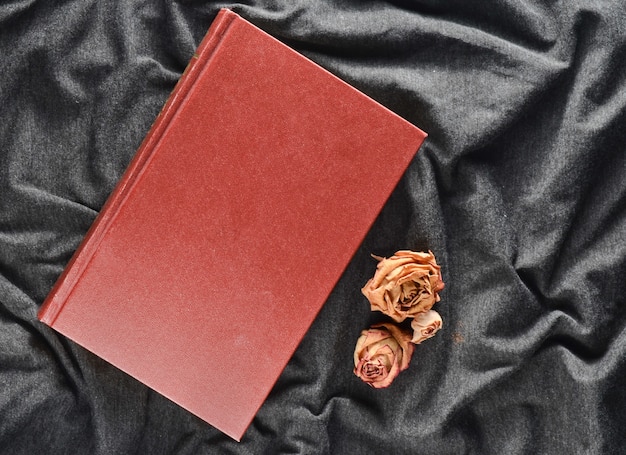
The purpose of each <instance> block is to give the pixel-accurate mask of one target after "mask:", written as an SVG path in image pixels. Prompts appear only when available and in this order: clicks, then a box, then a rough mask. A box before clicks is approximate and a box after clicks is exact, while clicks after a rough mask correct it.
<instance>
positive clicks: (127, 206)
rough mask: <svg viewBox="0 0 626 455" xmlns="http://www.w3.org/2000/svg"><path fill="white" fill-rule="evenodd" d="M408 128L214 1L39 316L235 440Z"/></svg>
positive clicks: (404, 153) (328, 285)
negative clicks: (210, 16) (198, 37)
mask: <svg viewBox="0 0 626 455" xmlns="http://www.w3.org/2000/svg"><path fill="white" fill-rule="evenodd" d="M424 138H425V134H424V132H422V131H421V130H419V129H418V128H416V127H415V126H413V125H411V124H409V123H408V122H406V121H405V120H403V119H401V118H400V117H398V116H397V115H395V114H393V113H392V112H391V111H389V110H387V109H386V108H384V107H382V106H381V105H380V104H377V103H376V102H375V101H373V100H372V99H370V98H368V97H367V96H365V95H364V94H362V93H360V92H359V91H357V90H356V89H354V88H353V87H351V86H349V85H348V84H346V83H345V82H342V81H341V80H339V79H338V78H336V77H335V76H333V75H331V74H330V73H329V72H327V71H326V70H324V69H322V68H321V67H319V66H317V65H316V64H314V63H313V62H311V61H310V60H308V59H306V58H305V57H303V56H302V55H300V54H298V53H297V52H295V51H293V50H291V49H290V48H288V47H287V46H285V45H284V44H282V43H280V42H279V41H277V40H276V39H274V38H272V37H271V36H269V35H268V34H266V33H265V32H263V31H261V30H260V29H258V28H256V27H255V26H253V25H252V24H250V23H249V22H247V21H245V20H244V19H242V18H241V17H239V16H238V15H237V14H235V13H233V12H231V11H228V10H222V11H221V12H220V13H219V15H218V16H217V18H216V19H215V21H214V23H213V25H212V26H211V28H210V29H209V31H208V33H207V36H206V37H205V38H204V40H203V41H202V43H201V44H200V47H199V48H198V51H197V53H196V54H195V55H194V57H193V59H192V61H191V63H190V64H189V66H188V68H187V70H186V71H185V73H184V75H183V77H182V78H181V80H180V81H179V83H178V84H177V86H176V88H175V89H174V91H173V93H172V95H171V96H170V98H169V100H168V101H167V103H166V105H165V107H164V108H163V111H162V112H161V113H160V114H159V117H158V118H157V120H156V122H155V123H154V125H153V126H152V128H151V130H150V132H149V133H148V135H147V137H146V139H145V140H144V142H143V144H142V145H141V147H140V148H139V150H138V152H137V154H136V156H135V157H134V159H133V160H132V162H131V164H130V165H129V168H128V169H127V171H126V172H125V174H124V175H123V177H122V179H121V180H120V182H119V184H118V185H117V186H116V188H115V190H114V191H113V193H112V194H111V196H110V198H109V199H108V200H107V202H106V204H105V206H104V207H103V209H102V211H101V212H100V214H99V215H98V217H97V219H96V221H95V222H94V224H93V226H92V227H91V229H90V230H89V232H88V233H87V236H86V237H85V239H84V241H83V242H82V243H81V245H80V247H79V248H78V250H77V251H76V253H75V254H74V256H73V257H72V259H71V260H70V263H69V264H68V266H67V267H66V269H65V270H64V272H63V274H62V275H61V277H60V278H59V280H58V282H57V283H56V284H55V286H54V288H53V289H52V291H51V292H50V295H49V296H48V297H47V299H46V301H45V302H44V305H43V307H42V309H41V311H40V314H39V317H40V319H41V320H42V321H43V322H44V323H46V324H48V325H49V326H51V327H52V328H54V329H56V330H57V331H59V332H60V333H62V334H64V335H65V336H67V337H69V338H70V339H72V340H74V341H75V342H77V343H78V344H80V345H82V346H84V347H85V348H87V349H89V350H90V351H92V352H94V353H95V354H97V355H99V356H100V357H102V358H104V359H105V360H107V361H109V362H110V363H112V364H113V365H116V366H117V367H118V368H120V369H122V370H123V371H126V372H127V373H128V374H130V375H132V376H134V377H135V378H137V379H138V380H140V381H142V382H143V383H145V384H146V385H148V386H149V387H151V388H153V389H154V390H156V391H158V392H160V393H162V394H163V395H165V396H166V397H168V398H170V399H171V400H173V401H174V402H176V403H178V404H179V405H181V406H183V407H184V408H186V409H187V410H189V411H190V412H192V413H194V414H196V415H197V416H199V417H200V418H202V419H204V420H206V421H207V422H208V423H210V424H211V425H213V426H215V427H216V428H218V429H220V430H221V431H223V432H224V433H226V434H228V435H230V436H231V437H232V438H234V439H236V440H240V439H241V437H242V436H243V434H244V432H245V430H246V428H247V427H248V426H249V424H250V422H251V421H252V419H253V417H254V415H255V414H256V412H257V411H258V409H259V407H260V406H261V405H262V403H263V401H264V400H265V398H266V397H267V395H268V393H269V392H270V390H271V388H272V387H273V385H274V383H275V381H276V380H277V378H278V376H279V375H280V373H281V371H282V370H283V368H284V367H285V365H286V364H287V362H288V361H289V358H290V357H291V355H292V354H293V352H294V350H295V349H296V348H297V346H298V344H299V342H300V341H301V339H302V337H303V336H304V334H305V333H306V331H307V329H308V327H309V326H310V324H311V323H312V321H313V319H314V318H315V316H316V315H317V313H318V311H319V310H320V308H321V306H322V305H323V303H324V301H325V300H326V299H327V297H328V295H329V294H330V292H331V290H332V288H333V287H334V285H335V283H336V282H337V280H338V279H339V277H340V275H341V274H342V272H343V270H344V269H345V267H346V265H347V264H348V262H349V261H350V259H351V257H352V256H353V254H354V253H355V251H356V249H357V248H358V246H359V244H360V243H361V242H362V240H363V238H364V236H365V235H366V233H367V231H368V229H369V227H370V226H371V224H372V223H373V221H374V219H375V218H376V216H377V214H378V213H379V211H380V210H381V208H382V206H383V204H384V203H385V201H386V200H387V198H388V197H389V195H390V193H391V191H392V190H393V188H394V187H395V186H396V184H397V182H398V180H399V179H400V177H401V175H402V174H403V172H404V170H405V169H406V166H407V165H408V163H409V162H410V160H411V159H412V157H413V156H414V154H415V152H416V151H417V149H418V148H419V146H420V145H421V143H422V142H423V140H424Z"/></svg>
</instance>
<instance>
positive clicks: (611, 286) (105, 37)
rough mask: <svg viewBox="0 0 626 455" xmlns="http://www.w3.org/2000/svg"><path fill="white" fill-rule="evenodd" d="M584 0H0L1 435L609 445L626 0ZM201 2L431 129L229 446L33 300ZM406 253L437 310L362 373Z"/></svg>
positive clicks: (205, 441) (89, 450)
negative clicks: (370, 383)
mask: <svg viewBox="0 0 626 455" xmlns="http://www.w3.org/2000/svg"><path fill="white" fill-rule="evenodd" d="M587 3H588V4H587ZM587 3H585V2H579V1H569V2H541V3H540V2H533V1H528V0H518V1H509V0H497V1H493V2H488V3H485V2H477V1H468V0H454V1H449V2H435V1H430V0H421V1H400V0H396V1H390V2H381V1H367V2H366V1H359V0H354V1H332V2H331V1H307V0H299V1H284V2H280V1H272V0H264V1H249V2H245V3H228V2H199V1H179V2H140V1H134V0H128V1H125V2H96V1H92V0H88V1H85V0H81V1H76V0H68V1H64V2H34V1H20V2H4V3H3V4H2V5H0V55H1V57H0V58H1V59H2V65H1V66H0V106H1V108H0V147H1V150H0V416H1V417H0V453H2V454H29V455H30V454H39V453H41V454H65V453H72V454H100V455H101V454H130V453H137V454H144V453H146V454H148V453H149V454H201V453H211V454H217V453H220V454H221V453H223V454H226V453H229V454H232V453H238V454H239V453H241V454H248V453H250V454H257V453H303V454H304V453H311V454H352V453H372V454H378V453H380V454H387V453H394V454H415V453H420V454H448V453H449V454H460V453H471V454H564V453H568V454H569V453H572V454H612V453H623V451H624V450H626V449H624V448H625V447H626V433H625V432H624V430H623V429H624V427H626V414H625V413H624V411H623V409H625V407H626V388H624V377H625V374H626V356H625V354H626V337H625V333H626V332H625V331H624V326H625V324H626V314H625V312H626V306H625V304H626V302H625V298H624V295H625V293H626V283H625V276H626V275H625V272H626V270H625V261H624V253H625V243H626V242H625V240H626V238H625V237H626V234H625V228H626V219H625V214H624V210H625V209H624V207H625V206H626V205H625V204H624V199H625V198H624V194H625V192H626V184H625V182H626V154H625V151H626V146H625V145H624V144H625V143H626V129H625V128H624V123H625V120H626V119H625V114H626V95H625V91H624V90H625V89H626V80H625V74H626V71H625V70H626V68H625V66H624V65H625V63H624V62H625V61H626V38H625V33H626V29H625V25H624V24H626V14H625V11H624V7H623V2H622V1H621V0H607V1H604V2H587ZM221 6H229V7H232V8H233V9H234V10H235V11H236V12H238V13H240V14H241V15H242V16H244V17H246V18H247V19H249V20H250V21H252V22H253V23H255V24H257V25H259V26H260V27H261V28H263V29H265V30H266V31H268V32H269V33H271V34H273V35H274V36H276V37H278V38H279V39H281V40H283V41H284V42H286V43H287V44H289V45H291V46H292V47H294V48H295V49H297V50H299V51H301V52H303V53H304V54H306V55H307V56H309V57H310V58H312V59H313V60H315V61H316V62H318V63H320V64H321V65H322V66H324V67H326V68H327V69H329V70H330V71H332V72H333V73H335V74H337V75H338V76H340V77H341V78H343V79H345V80H346V81H348V82H349V83H351V84H353V85H354V86H356V87H357V88H359V89H361V90H362V91H364V92H365V93H367V94H369V95H370V96H372V97H373V98H375V99H376V100H378V101H379V102H381V103H382V104H384V105H386V106H388V107H389V108H390V109H392V110H394V111H395V112H397V113H398V114H400V115H402V116H403V117H405V118H407V119H408V120H409V121H411V122H413V123H414V124H416V125H418V126H420V127H421V128H423V129H424V130H426V131H427V132H428V133H429V135H430V136H429V138H428V140H427V142H426V143H425V145H424V146H423V147H422V149H421V151H420V153H419V154H418V156H417V157H416V158H415V160H414V161H413V162H412V163H411V165H410V167H409V169H408V171H407V173H406V174H405V176H404V178H403V179H402V181H401V182H400V184H399V186H398V187H397V189H396V191H395V192H394V193H393V195H392V196H391V198H390V200H389V201H388V203H387V205H386V206H385V208H384V209H383V211H382V213H381V215H380V216H379V218H378V220H377V221H376V223H375V225H374V226H373V227H372V229H371V231H370V233H369V235H368V237H367V238H366V240H365V242H364V243H363V245H362V247H361V248H360V249H359V251H358V252H357V254H356V255H355V257H354V259H353V261H352V262H351V263H350V264H349V266H348V268H347V270H346V272H345V274H344V276H343V277H342V279H341V280H340V282H339V283H338V285H337V286H336V288H335V290H334V292H333V294H332V295H331V297H330V298H329V299H328V301H327V303H326V305H325V306H324V308H323V309H322V311H321V313H320V314H319V317H318V318H317V319H316V321H315V323H314V324H313V326H312V328H311V330H310V331H309V332H308V334H307V335H306V337H305V339H304V340H303V342H302V344H301V346H300V347H299V349H298V350H297V352H296V353H295V355H294V357H293V358H292V360H291V362H290V363H289V365H288V366H287V368H286V370H285V371H284V373H283V375H282V376H281V378H280V380H279V381H278V384H277V385H276V387H275V388H274V390H273V391H272V393H271V395H270V396H269V398H268V400H267V402H266V403H265V405H264V406H263V407H262V408H261V410H260V412H259V413H258V416H257V417H256V419H255V420H254V422H253V424H252V426H251V427H250V429H249V431H248V432H247V433H246V435H245V436H244V438H243V441H242V442H241V443H240V444H237V443H236V442H234V441H232V440H230V439H229V438H227V437H226V436H223V435H222V434H221V433H219V432H218V431H217V430H215V429H213V428H211V427H210V426H209V425H207V424H206V423H204V422H202V421H201V420H200V419H198V418H196V417H194V416H192V415H191V414H189V413H188V412H186V411H184V410H182V409H181V408H179V407H178V406H176V405H174V404H172V403H171V402H169V401H168V400H167V399H165V398H163V397H161V396H160V395H159V394H157V393H155V392H152V391H150V390H149V389H148V388H146V387H145V386H143V385H142V384H140V383H138V382H137V381H135V380H134V379H131V378H129V377H128V376H126V375H125V374H124V373H121V372H120V371H118V370H117V369H115V368H114V367H112V366H110V365H108V364H107V363H106V362H104V361H102V360H100V359H99V358H97V357H96V356H94V355H92V354H90V353H89V352H87V351H85V350H84V349H82V348H81V347H78V346H76V345H75V344H74V343H72V342H70V341H68V340H66V339H64V338H63V337H62V336H60V335H57V334H56V333H54V332H53V331H51V330H49V329H47V328H46V327H45V326H43V325H42V324H40V323H39V322H37V320H36V312H37V310H38V308H39V306H40V305H41V303H42V302H43V299H44V298H45V296H46V294H47V293H48V292H49V291H50V289H51V287H52V285H53V283H54V281H55V280H56V278H57V277H58V276H59V274H60V273H61V271H62V269H63V267H64V265H65V264H66V263H67V261H68V260H69V258H70V256H71V254H72V253H73V251H74V250H75V249H76V247H77V245H78V243H79V242H80V240H81V238H82V237H83V236H84V234H85V232H86V231H87V229H88V227H89V225H90V224H91V222H92V221H93V220H94V217H95V215H96V214H97V212H98V211H99V209H100V208H101V207H102V204H103V203H104V201H105V200H106V198H107V196H108V194H109V193H110V192H111V190H112V189H113V187H114V185H115V183H116V182H117V180H118V179H119V177H120V176H121V173H122V172H123V170H124V169H125V167H126V166H127V164H128V162H129V160H130V159H131V157H132V155H133V154H134V152H135V150H136V148H137V147H138V145H139V143H140V142H141V140H142V138H143V136H144V135H145V133H146V132H147V131H148V129H149V127H150V125H151V123H152V121H153V120H154V118H155V117H156V115H157V113H158V112H159V110H160V108H161V106H162V105H163V103H164V102H165V100H166V99H167V97H168V94H169V92H170V91H171V90H172V88H173V87H174V84H175V82H176V80H177V79H178V78H179V77H180V75H181V73H182V71H183V69H184V68H185V66H186V63H187V61H188V60H189V59H190V57H191V56H192V54H193V52H194V50H195V47H196V46H197V45H198V43H199V42H200V40H201V38H202V36H203V35H204V33H205V32H206V29H207V28H208V26H209V24H210V23H211V21H212V19H213V17H214V16H215V14H216V12H217V10H218V9H219V7H221ZM209 127H210V125H209ZM383 158H384V157H383ZM403 248H408V249H414V250H425V249H431V250H433V251H434V252H435V254H436V255H437V257H438V259H439V262H440V263H441V265H442V266H443V274H444V279H445V281H446V288H445V290H444V291H443V292H442V293H441V297H442V301H441V302H440V303H439V304H438V310H439V311H440V313H441V314H442V316H443V319H444V328H443V330H442V331H441V332H440V333H439V334H438V335H437V336H436V337H435V338H433V339H432V340H429V341H427V342H425V343H424V344H422V345H420V346H418V347H417V349H416V352H415V355H414V358H413V362H412V364H411V366H410V368H409V369H408V370H407V371H405V372H403V373H402V374H401V375H400V376H399V377H398V379H397V380H396V381H395V382H394V384H392V386H391V387H390V388H388V389H385V390H373V389H371V388H369V387H367V386H366V385H365V384H363V383H361V382H360V381H359V380H358V379H357V378H356V377H355V376H354V375H353V374H352V351H353V348H354V344H355V342H356V339H357V337H358V334H359V332H360V331H361V330H362V329H363V328H365V327H367V326H368V325H369V324H370V323H372V322H375V321H376V320H378V319H380V318H379V316H377V315H376V314H373V313H370V311H369V306H368V304H367V302H366V300H365V299H364V297H363V296H362V295H361V294H360V287H361V286H362V285H363V284H364V283H365V281H367V279H368V278H369V277H370V276H371V275H372V273H373V271H374V268H375V262H374V261H373V260H372V259H371V258H370V257H369V255H370V253H375V254H379V255H383V256H385V255H387V256H388V255H391V254H392V253H393V252H394V251H396V250H398V249H403ZM303 270H304V273H305V276H304V277H302V276H295V277H294V283H297V280H299V279H303V278H305V279H315V277H307V276H306V262H304V263H303ZM298 273H301V272H298Z"/></svg>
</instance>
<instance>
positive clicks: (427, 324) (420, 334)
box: [411, 310, 443, 344]
mask: <svg viewBox="0 0 626 455" xmlns="http://www.w3.org/2000/svg"><path fill="white" fill-rule="evenodd" d="M442 326H443V321H442V320H441V316H439V313H437V312H436V311H435V310H429V311H426V312H425V313H420V314H418V315H416V316H415V318H414V319H413V320H412V321H411V328H412V329H413V339H412V340H411V343H415V344H420V343H421V342H422V341H424V340H427V339H429V338H432V337H433V336H435V334H436V333H437V332H438V331H439V329H441V327H442Z"/></svg>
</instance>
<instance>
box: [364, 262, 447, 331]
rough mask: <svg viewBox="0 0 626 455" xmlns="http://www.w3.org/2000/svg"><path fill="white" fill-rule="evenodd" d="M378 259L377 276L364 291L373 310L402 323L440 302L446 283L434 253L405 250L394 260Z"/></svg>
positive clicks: (368, 283)
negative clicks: (440, 293) (440, 295)
mask: <svg viewBox="0 0 626 455" xmlns="http://www.w3.org/2000/svg"><path fill="white" fill-rule="evenodd" d="M374 257H375V258H376V259H378V260H379V261H380V262H379V263H378V266H377V267H376V273H375V274H374V277H373V278H372V279H371V280H369V281H368V282H367V283H366V284H365V286H364V287H363V289H361V292H363V295H365V297H367V300H369V302H370V304H371V306H372V311H382V312H383V313H384V314H386V315H387V316H389V317H391V318H392V319H394V320H395V321H397V322H402V321H404V320H405V319H406V318H413V317H415V316H416V315H417V314H419V313H423V312H425V311H428V310H430V309H431V308H432V306H433V305H434V304H435V302H438V301H439V300H440V299H439V294H438V292H439V291H441V290H442V289H443V287H444V283H443V281H442V279H441V268H440V267H439V266H438V265H437V262H436V260H435V256H434V255H433V253H432V252H430V251H429V252H428V253H416V252H414V251H408V250H401V251H398V252H396V254H394V255H393V256H391V257H390V258H381V257H377V256H374Z"/></svg>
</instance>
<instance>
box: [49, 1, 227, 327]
mask: <svg viewBox="0 0 626 455" xmlns="http://www.w3.org/2000/svg"><path fill="white" fill-rule="evenodd" d="M237 17H238V16H237V14H235V13H233V12H232V11H230V10H227V9H222V10H220V11H219V13H218V14H217V16H216V17H215V19H214V21H213V23H212V24H211V27H210V28H209V30H208V31H207V33H206V35H205V37H204V39H203V40H202V42H201V43H200V45H199V46H198V49H197V50H196V52H195V53H194V55H193V57H192V58H191V60H190V62H189V64H188V65H187V67H186V68H185V71H184V72H183V74H182V76H181V78H180V79H179V81H178V82H177V84H176V86H175V87H174V90H173V91H172V93H171V94H170V96H169V98H168V100H167V102H166V103H165V105H164V106H163V109H161V112H159V114H158V116H157V118H156V120H155V121H154V123H153V125H152V127H151V128H150V131H149V132H148V134H147V135H146V137H145V139H144V140H143V142H142V143H141V145H140V147H139V149H138V150H137V152H136V153H135V156H134V157H133V159H132V160H131V162H130V164H129V166H128V168H127V169H126V171H125V172H124V174H123V176H122V178H121V179H120V181H119V182H118V184H117V185H116V187H115V189H114V190H113V192H112V193H111V195H110V196H109V198H108V199H107V201H106V202H105V204H104V205H103V207H102V209H101V210H100V213H99V214H98V216H97V217H96V219H95V220H94V222H93V224H92V225H91V227H90V228H89V230H88V231H87V234H86V235H85V238H84V239H83V241H82V242H81V244H80V245H79V247H78V249H77V250H76V252H75V253H74V254H73V256H72V258H71V259H70V261H69V262H68V264H67V266H66V267H65V269H64V271H63V273H62V274H61V276H60V277H59V278H58V280H57V281H56V283H55V284H54V286H53V288H52V290H51V291H50V293H49V294H48V296H47V298H46V299H45V301H44V303H43V305H42V307H41V308H40V310H39V313H38V315H37V317H38V319H39V320H40V321H41V322H43V323H45V324H47V325H49V326H53V325H54V321H55V320H56V318H57V316H58V315H59V313H60V312H61V310H62V308H63V305H64V304H65V301H66V299H67V298H68V297H69V295H70V293H71V292H72V289H73V288H74V286H75V284H76V283H77V282H78V280H79V279H80V277H81V275H82V274H83V272H84V271H85V269H86V268H87V266H88V265H89V262H90V261H91V258H92V257H93V255H94V253H95V252H96V250H97V249H98V245H99V244H100V241H101V240H102V238H103V237H104V235H105V233H106V232H107V230H108V229H109V227H110V226H111V224H112V223H113V221H114V219H115V217H116V214H117V213H118V212H119V209H120V208H121V207H122V205H123V204H124V201H125V200H126V198H127V196H128V194H129V193H130V192H131V190H132V188H133V184H134V183H135V182H136V181H137V178H138V177H139V176H140V175H141V173H142V171H143V169H144V168H145V166H146V165H147V164H148V162H149V161H150V157H151V156H152V154H153V152H154V150H155V148H156V146H157V144H158V143H159V141H160V140H161V138H162V137H163V134H164V132H165V130H166V129H167V126H168V125H169V123H170V122H171V121H172V119H173V118H174V117H175V116H176V112H177V111H178V110H179V109H180V107H181V106H182V105H183V104H184V101H185V99H186V97H187V95H188V94H189V93H190V91H191V90H192V88H193V86H194V84H195V82H196V80H197V79H198V76H199V74H200V73H201V71H202V68H203V67H205V66H206V65H208V64H209V63H210V61H211V57H212V56H213V55H214V52H215V50H216V49H217V47H218V45H219V43H220V42H221V40H222V38H223V37H224V36H225V35H226V33H227V32H228V29H229V27H230V25H231V24H232V22H233V20H234V19H236V18H237Z"/></svg>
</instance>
